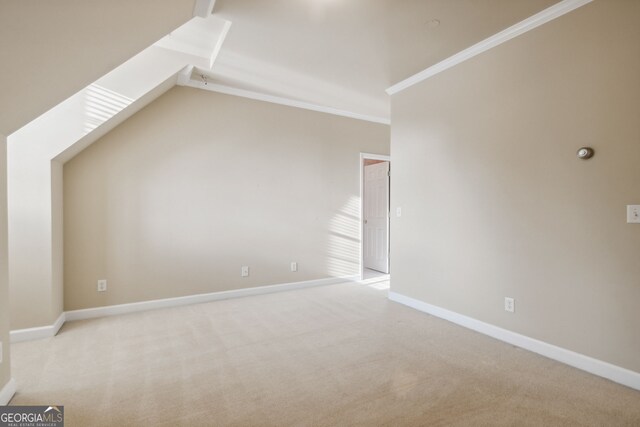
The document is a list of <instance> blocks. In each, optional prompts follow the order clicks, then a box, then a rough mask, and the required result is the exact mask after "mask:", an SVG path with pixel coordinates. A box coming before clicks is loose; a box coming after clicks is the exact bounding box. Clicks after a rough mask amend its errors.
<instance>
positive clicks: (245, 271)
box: [240, 265, 249, 277]
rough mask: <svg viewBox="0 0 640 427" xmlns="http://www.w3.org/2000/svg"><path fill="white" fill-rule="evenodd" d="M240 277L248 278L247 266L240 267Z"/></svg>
mask: <svg viewBox="0 0 640 427" xmlns="http://www.w3.org/2000/svg"><path fill="white" fill-rule="evenodd" d="M240 275H241V276H242V277H249V266H248V265H243V266H242V270H241V271H240Z"/></svg>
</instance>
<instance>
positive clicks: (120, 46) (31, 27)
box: [0, 0, 195, 135]
mask: <svg viewBox="0 0 640 427" xmlns="http://www.w3.org/2000/svg"><path fill="white" fill-rule="evenodd" d="M194 5H195V1H194V0H136V1H130V0H109V1H106V2H105V1H102V0H100V1H98V0H55V1H52V0H45V1H43V0H0V133H2V134H5V135H9V134H11V133H12V132H13V131H15V130H17V129H18V128H20V127H21V126H23V125H25V124H26V123H27V122H29V121H30V120H32V119H34V118H35V117H37V116H38V115H40V114H42V113H43V112H45V111H46V110H48V109H49V108H52V107H53V106H55V105H56V104H57V103H59V102H61V101H62V100H64V99H65V98H67V97H69V96H71V95H72V94H73V93H75V92H77V91H79V90H80V89H82V88H83V87H85V86H87V85H89V84H90V83H91V82H93V81H95V80H96V79H98V78H100V77H101V76H103V75H105V74H106V73H108V72H109V71H111V70H113V69H114V68H116V67H117V66H118V65H120V64H122V63H123V62H125V61H126V60H127V59H129V58H131V57H132V56H134V55H135V54H137V53H139V52H140V51H142V50H143V49H144V48H146V47H148V46H150V45H151V44H153V43H154V42H155V41H157V40H158V39H160V38H161V37H163V36H164V35H166V34H167V33H169V32H170V31H172V30H173V29H175V28H177V27H179V26H180V25H182V24H183V23H185V22H187V21H188V20H189V19H191V17H192V14H193V11H194Z"/></svg>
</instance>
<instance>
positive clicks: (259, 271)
mask: <svg viewBox="0 0 640 427" xmlns="http://www.w3.org/2000/svg"><path fill="white" fill-rule="evenodd" d="M388 150H389V127H388V126H386V125H380V124H373V123H368V122H363V121H358V120H353V119H347V118H342V117H337V116H331V115H327V114H322V113H316V112H311V111H306V110H300V109H294V108H289V107H283V106H278V105H274V104H268V103H263V102H257V101H251V100H247V99H242V98H237V97H232V96H227V95H221V94H214V93H211V92H205V91H200V90H196V89H191V88H184V87H176V88H174V89H172V90H171V91H169V92H168V93H167V94H165V95H163V96H162V97H161V98H159V99H158V100H157V101H155V102H154V103H152V104H151V105H149V106H148V107H146V108H145V109H144V110H142V111H141V112H139V113H138V114H136V115H135V116H133V117H132V118H131V119H129V120H128V121H126V122H125V123H123V124H122V125H121V126H119V127H118V128H116V129H115V130H113V131H112V132H110V133H109V134H107V135H106V136H105V137H103V138H102V139H101V140H99V141H98V142H96V143H94V144H93V145H92V146H90V147H89V148H88V149H86V150H85V151H83V152H82V153H80V154H79V155H78V156H77V157H75V158H74V159H72V160H71V161H69V162H68V163H66V164H65V166H64V250H65V254H64V255H65V259H64V279H65V285H64V286H65V287H64V306H65V310H74V309H81V308H88V307H97V306H104V305H111V304H121V303H129V302H134V301H144V300H151V299H157V298H168V297H176V296H182V295H191V294H198V293H206V292H215V291H223V290H229V289H238V288H246V287H253V286H260V285H269V284H275V283H286V282H295V281H302V280H310V279H318V278H324V277H330V276H343V275H353V274H358V273H359V266H358V262H359V252H358V251H359V241H358V239H359V236H358V231H359V225H358V224H359V222H358V218H357V216H358V212H359V182H358V180H359V161H360V159H359V153H360V152H362V151H364V152H372V153H380V154H387V153H388ZM291 261H296V262H298V267H299V271H298V272H297V273H292V272H291V271H290V262H291ZM242 265H248V266H250V268H251V275H250V277H248V278H242V277H240V270H241V266H242ZM98 279H107V280H108V291H107V292H105V293H97V292H96V281H97V280H98Z"/></svg>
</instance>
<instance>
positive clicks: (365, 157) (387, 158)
mask: <svg viewBox="0 0 640 427" xmlns="http://www.w3.org/2000/svg"><path fill="white" fill-rule="evenodd" d="M365 160H382V161H385V162H389V167H391V156H389V155H386V154H374V153H360V159H359V161H360V166H359V169H360V280H362V279H363V278H364V161H365ZM389 191H391V186H389ZM389 207H391V196H389ZM389 219H390V218H387V221H389ZM388 229H389V230H391V221H389V226H388ZM389 234H391V233H389ZM388 237H389V236H387V251H388V250H389V247H390V243H389V241H390V239H389V238H388Z"/></svg>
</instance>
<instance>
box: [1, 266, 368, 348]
mask: <svg viewBox="0 0 640 427" xmlns="http://www.w3.org/2000/svg"><path fill="white" fill-rule="evenodd" d="M359 280H360V275H359V274H354V275H351V276H340V277H328V278H326V279H316V280H306V281H303V282H292V283H283V284H279V285H268V286H257V287H255V288H244V289H235V290H232V291H221V292H212V293H209V294H198V295H188V296H184V297H177V298H166V299H158V300H152V301H141V302H134V303H131V304H120V305H110V306H107V307H96V308H87V309H83V310H72V311H65V312H63V313H62V314H61V315H60V317H58V319H57V320H56V321H55V323H54V324H53V325H47V326H40V327H36V328H28V329H17V330H15V331H11V333H10V335H11V342H12V343H14V342H22V341H33V340H39V339H42V338H49V337H54V336H56V334H57V333H58V331H59V330H60V328H61V327H62V325H64V323H65V322H70V321H73V320H84V319H94V318H97V317H106V316H116V315H118V314H126V313H135V312H139V311H147V310H155V309H158V308H168V307H177V306H181V305H190V304H200V303H203V302H211V301H220V300H225V299H231V298H240V297H247V296H251V295H263V294H271V293H274V292H284V291H292V290H295V289H304V288H311V287H314V286H324V285H334V284H337V283H344V282H357V281H359Z"/></svg>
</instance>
